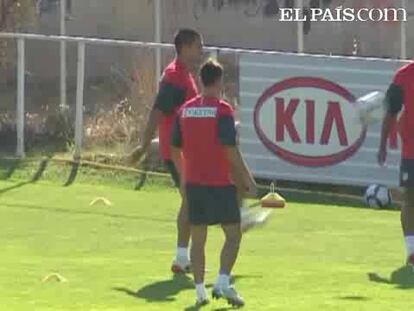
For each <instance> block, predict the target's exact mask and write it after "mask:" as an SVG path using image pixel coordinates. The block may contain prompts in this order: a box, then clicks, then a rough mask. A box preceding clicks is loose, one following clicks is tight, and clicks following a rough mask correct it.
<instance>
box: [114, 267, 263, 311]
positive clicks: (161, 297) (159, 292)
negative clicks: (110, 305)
mask: <svg viewBox="0 0 414 311" xmlns="http://www.w3.org/2000/svg"><path fill="white" fill-rule="evenodd" d="M261 277H262V276H244V275H235V276H234V277H233V278H232V283H234V282H236V281H237V280H239V279H242V278H261ZM206 287H207V288H211V287H212V284H208V285H206ZM112 289H113V290H114V291H117V292H121V293H124V294H126V295H128V296H130V297H134V298H138V299H143V300H145V301H146V302H171V301H175V296H177V295H178V294H179V293H180V292H182V291H186V290H193V289H194V282H193V279H192V278H191V277H190V276H188V275H184V274H175V275H173V277H172V278H171V279H168V280H162V281H157V282H154V283H151V284H148V285H145V286H144V287H141V288H140V289H138V290H136V291H135V290H132V289H130V288H127V287H114V288H112ZM199 309H200V307H197V306H195V305H193V306H189V307H187V308H185V309H184V310H199ZM218 310H231V308H224V309H218Z"/></svg>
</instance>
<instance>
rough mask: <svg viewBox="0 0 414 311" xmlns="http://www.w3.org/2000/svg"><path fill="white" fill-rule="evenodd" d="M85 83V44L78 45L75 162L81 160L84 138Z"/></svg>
mask: <svg viewBox="0 0 414 311" xmlns="http://www.w3.org/2000/svg"><path fill="white" fill-rule="evenodd" d="M84 83H85V42H79V43H78V76H77V86H76V119H75V153H74V155H73V157H74V159H75V160H80V157H81V151H82V137H83V93H84Z"/></svg>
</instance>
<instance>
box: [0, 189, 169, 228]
mask: <svg viewBox="0 0 414 311" xmlns="http://www.w3.org/2000/svg"><path fill="white" fill-rule="evenodd" d="M25 184H27V182H26V183H25ZM15 188H17V187H16V186H14V189H15ZM0 194H1V189H0ZM2 206H6V207H11V208H21V209H28V210H38V211H49V212H55V213H63V214H70V215H95V216H103V217H109V218H115V219H116V218H119V219H126V220H145V221H153V222H160V223H171V219H170V218H155V217H146V216H135V215H122V214H115V213H107V212H98V211H96V210H90V211H85V210H83V211H81V210H70V209H65V208H56V207H47V206H37V205H30V204H19V203H2Z"/></svg>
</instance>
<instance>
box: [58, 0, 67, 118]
mask: <svg viewBox="0 0 414 311" xmlns="http://www.w3.org/2000/svg"><path fill="white" fill-rule="evenodd" d="M60 35H61V36H65V35H66V0H60ZM66 72H67V70H66V41H64V40H62V41H60V109H61V110H62V109H66V108H67V104H66V75H67V74H66Z"/></svg>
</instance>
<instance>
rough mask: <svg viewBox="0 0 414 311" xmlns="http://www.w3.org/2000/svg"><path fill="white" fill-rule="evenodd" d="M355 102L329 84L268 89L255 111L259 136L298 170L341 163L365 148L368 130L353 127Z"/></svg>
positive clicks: (309, 81) (303, 80)
mask: <svg viewBox="0 0 414 311" xmlns="http://www.w3.org/2000/svg"><path fill="white" fill-rule="evenodd" d="M354 102H355V97H354V95H352V94H351V93H350V92H349V91H348V90H346V89H344V88H343V87H341V86H340V85H338V84H336V83H333V82H331V81H328V80H324V79H321V78H313V77H296V78H291V79H287V80H283V81H281V82H279V83H276V84H274V85H273V86H271V87H270V88H268V89H267V90H266V91H265V92H264V93H263V95H262V96H261V97H260V98H259V100H258V101H257V104H256V106H255V110H254V126H255V129H256V132H257V134H258V136H259V138H260V140H261V141H262V142H263V144H264V145H265V146H266V148H267V149H269V150H270V151H271V152H273V153H274V154H276V155H277V156H278V157H280V158H282V159H284V160H285V161H288V162H290V163H292V164H295V165H301V166H311V167H318V166H319V167H321V166H328V165H334V164H337V163H340V162H342V161H345V160H346V159H348V158H349V157H351V156H352V155H353V154H354V153H355V152H356V151H357V150H358V149H359V148H360V147H361V145H362V143H363V142H364V140H365V136H366V128H365V127H363V126H362V125H361V124H358V123H356V122H354V117H355V107H354Z"/></svg>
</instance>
